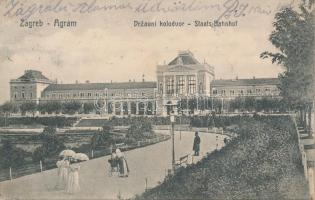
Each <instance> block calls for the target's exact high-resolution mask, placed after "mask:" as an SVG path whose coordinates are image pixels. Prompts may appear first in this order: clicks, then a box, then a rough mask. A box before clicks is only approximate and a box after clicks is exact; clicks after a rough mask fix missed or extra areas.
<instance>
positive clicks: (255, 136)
mask: <svg viewBox="0 0 315 200" xmlns="http://www.w3.org/2000/svg"><path fill="white" fill-rule="evenodd" d="M235 124H236V125H237V127H238V128H237V129H236V131H237V133H238V137H236V138H235V139H234V140H232V142H231V143H229V144H228V145H227V146H226V147H224V148H223V149H221V150H220V151H216V152H213V153H212V154H210V155H209V156H207V157H206V158H204V159H203V160H202V161H200V162H199V163H197V164H195V165H192V166H190V167H187V168H184V169H182V170H180V171H179V172H177V173H176V175H174V176H173V177H170V178H168V179H166V180H165V181H164V182H163V183H162V184H160V185H159V186H157V187H155V188H153V189H151V190H148V191H147V192H145V193H144V194H142V195H141V196H139V197H137V198H138V199H308V191H307V182H306V180H305V178H304V175H303V166H302V164H301V155H300V152H299V148H298V138H297V137H298V136H297V133H296V129H295V126H294V123H293V121H292V119H291V118H290V117H288V116H282V117H270V116H269V117H254V118H243V119H242V118H240V120H239V121H238V122H236V123H235Z"/></svg>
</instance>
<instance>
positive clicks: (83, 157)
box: [73, 153, 89, 161]
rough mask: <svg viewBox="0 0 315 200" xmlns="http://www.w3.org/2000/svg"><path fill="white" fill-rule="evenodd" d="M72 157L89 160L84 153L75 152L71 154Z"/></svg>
mask: <svg viewBox="0 0 315 200" xmlns="http://www.w3.org/2000/svg"><path fill="white" fill-rule="evenodd" d="M73 158H74V159H76V160H80V161H87V160H89V157H88V156H87V155H86V154H84V153H76V154H75V155H74V156H73Z"/></svg>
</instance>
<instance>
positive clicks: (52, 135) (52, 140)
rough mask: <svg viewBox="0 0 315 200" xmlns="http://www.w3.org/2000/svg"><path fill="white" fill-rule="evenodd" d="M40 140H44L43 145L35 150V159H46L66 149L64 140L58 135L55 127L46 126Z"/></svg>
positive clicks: (33, 156)
mask: <svg viewBox="0 0 315 200" xmlns="http://www.w3.org/2000/svg"><path fill="white" fill-rule="evenodd" d="M40 140H41V141H42V142H43V145H42V146H41V147H38V148H37V149H36V150H35V151H34V153H33V155H32V158H33V161H38V160H42V161H44V160H46V159H48V158H51V157H53V156H56V155H58V153H59V152H60V151H62V150H63V149H65V145H64V143H63V141H62V140H61V139H60V138H58V136H57V135H56V128H55V127H45V128H44V130H43V133H41V134H40Z"/></svg>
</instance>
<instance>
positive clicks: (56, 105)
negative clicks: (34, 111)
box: [38, 101, 62, 114]
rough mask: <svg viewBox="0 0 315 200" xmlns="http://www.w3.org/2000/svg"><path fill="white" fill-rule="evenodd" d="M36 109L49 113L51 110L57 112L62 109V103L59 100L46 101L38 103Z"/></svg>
mask: <svg viewBox="0 0 315 200" xmlns="http://www.w3.org/2000/svg"><path fill="white" fill-rule="evenodd" d="M38 110H39V111H40V112H42V113H44V112H48V113H49V114H51V113H53V112H55V113H59V112H61V110H62V104H61V103H60V102H59V101H48V102H44V103H40V104H39V106H38Z"/></svg>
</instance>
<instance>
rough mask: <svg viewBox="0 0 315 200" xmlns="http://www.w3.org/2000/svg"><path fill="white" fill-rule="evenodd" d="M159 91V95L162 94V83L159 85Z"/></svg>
mask: <svg viewBox="0 0 315 200" xmlns="http://www.w3.org/2000/svg"><path fill="white" fill-rule="evenodd" d="M159 91H160V94H163V83H160V87H159Z"/></svg>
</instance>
